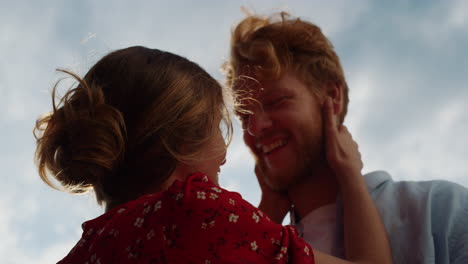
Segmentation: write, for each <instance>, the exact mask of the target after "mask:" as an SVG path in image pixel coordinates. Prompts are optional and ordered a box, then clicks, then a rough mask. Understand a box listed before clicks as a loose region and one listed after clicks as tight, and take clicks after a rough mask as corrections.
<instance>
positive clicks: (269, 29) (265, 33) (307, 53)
mask: <svg viewBox="0 0 468 264" xmlns="http://www.w3.org/2000/svg"><path fill="white" fill-rule="evenodd" d="M224 70H225V71H226V78H227V79H226V84H227V87H231V88H232V87H237V85H242V83H243V81H244V78H243V77H247V78H256V79H257V80H260V81H261V80H262V79H267V80H275V79H278V78H280V77H281V75H282V74H284V73H285V72H286V71H288V70H292V71H293V72H294V73H295V74H296V75H297V77H298V79H299V80H301V81H302V82H304V83H305V84H306V85H307V86H308V87H309V88H310V89H312V92H315V93H318V94H320V93H321V92H322V90H320V89H323V88H324V87H325V85H326V84H328V83H336V84H339V85H341V86H342V88H343V95H344V109H343V112H342V113H341V116H340V117H341V121H343V119H344V116H345V115H346V112H347V105H348V101H349V99H348V86H347V84H346V80H345V77H344V73H343V69H342V67H341V64H340V60H339V58H338V56H337V55H336V53H335V51H334V49H333V46H332V44H331V43H330V41H329V40H328V39H327V38H326V37H325V35H323V33H322V31H321V30H320V28H319V27H318V26H316V25H314V24H312V23H309V22H307V21H303V20H301V19H299V18H291V17H290V16H289V14H287V13H285V12H281V13H279V14H274V15H272V16H270V17H262V16H256V15H250V14H248V16H247V17H246V18H245V19H243V20H242V21H241V22H240V23H239V24H238V25H237V26H236V27H235V29H234V30H233V32H232V36H231V54H230V59H229V60H228V61H227V62H226V63H225V65H224ZM314 89H315V90H314ZM234 90H235V89H234Z"/></svg>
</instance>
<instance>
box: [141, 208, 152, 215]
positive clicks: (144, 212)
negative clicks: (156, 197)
mask: <svg viewBox="0 0 468 264" xmlns="http://www.w3.org/2000/svg"><path fill="white" fill-rule="evenodd" d="M150 210H151V206H145V208H144V209H143V214H147V213H149V211H150Z"/></svg>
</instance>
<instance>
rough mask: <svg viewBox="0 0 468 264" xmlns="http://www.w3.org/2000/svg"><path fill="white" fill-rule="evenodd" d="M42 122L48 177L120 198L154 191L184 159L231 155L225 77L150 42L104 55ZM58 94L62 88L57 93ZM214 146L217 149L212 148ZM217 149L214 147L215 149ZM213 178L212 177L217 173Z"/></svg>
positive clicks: (41, 148)
mask: <svg viewBox="0 0 468 264" xmlns="http://www.w3.org/2000/svg"><path fill="white" fill-rule="evenodd" d="M64 72H65V73H67V74H70V75H71V76H72V77H74V78H75V79H76V80H77V81H78V84H77V86H76V87H74V88H73V89H71V90H70V91H68V92H67V93H66V94H65V95H64V96H63V97H62V99H61V100H60V101H59V103H58V104H56V103H55V101H54V100H53V101H54V102H53V111H52V112H50V113H48V114H46V115H44V116H43V117H41V118H39V119H38V120H37V123H36V127H35V131H34V132H35V136H36V139H37V149H36V161H37V163H38V168H39V174H40V176H41V178H42V179H43V180H44V181H45V182H46V183H47V184H49V185H50V186H52V187H54V186H55V184H54V183H53V181H52V180H51V178H50V176H52V178H55V179H56V180H57V181H58V182H60V184H62V185H63V186H64V187H65V189H67V190H68V191H71V192H73V193H82V192H86V191H88V190H89V189H94V191H95V192H96V197H97V200H98V202H99V203H101V202H103V201H104V202H105V203H106V204H108V205H109V204H114V205H115V204H119V203H122V202H125V201H128V200H131V199H135V198H137V197H138V196H140V195H142V194H145V193H147V192H149V191H150V190H154V189H155V186H156V187H157V186H160V185H161V184H162V183H163V182H165V181H166V180H167V179H168V177H169V176H170V175H171V173H172V172H173V171H174V169H175V168H176V166H177V165H178V164H179V163H184V164H188V165H189V166H194V168H196V167H197V166H198V164H201V163H204V162H205V163H206V161H207V160H213V159H214V160H217V159H219V158H217V159H216V157H220V156H223V155H224V153H225V145H224V144H220V141H219V140H214V139H216V138H218V139H219V133H220V128H219V124H220V121H225V124H226V125H227V128H228V129H227V132H228V133H229V134H230V132H231V124H230V120H229V116H228V115H227V111H226V107H225V105H224V101H223V92H222V88H221V86H220V85H219V83H218V82H217V81H216V80H214V79H213V78H212V77H211V76H210V75H209V74H208V73H206V72H205V71H204V70H203V69H202V68H200V67H199V66H198V65H197V64H195V63H193V62H191V61H189V60H187V59H185V58H183V57H180V56H178V55H175V54H172V53H169V52H164V51H160V50H156V49H148V48H145V47H130V48H126V49H121V50H117V51H114V52H112V53H110V54H108V55H106V56H105V57H104V58H102V59H101V60H100V61H98V62H97V63H96V64H95V65H94V66H93V67H92V68H91V69H90V70H89V71H88V73H87V74H86V75H85V77H84V78H82V79H81V78H79V77H78V76H76V75H75V74H73V73H71V72H68V71H64ZM53 98H55V88H54V92H53ZM210 146H211V147H210ZM207 149H209V151H208V150H207ZM209 176H212V175H209Z"/></svg>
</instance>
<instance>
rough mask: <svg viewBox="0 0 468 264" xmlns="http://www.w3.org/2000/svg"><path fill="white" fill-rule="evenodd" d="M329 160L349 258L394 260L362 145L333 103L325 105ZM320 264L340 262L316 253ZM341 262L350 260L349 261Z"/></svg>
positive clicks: (370, 260) (381, 263)
mask: <svg viewBox="0 0 468 264" xmlns="http://www.w3.org/2000/svg"><path fill="white" fill-rule="evenodd" d="M324 118H325V122H324V124H325V130H324V131H325V138H326V139H325V140H326V146H327V147H326V151H327V153H326V154H327V160H328V162H329V165H330V167H331V168H332V169H333V171H334V173H335V175H336V178H337V180H338V182H339V184H340V190H341V195H342V200H343V217H344V220H343V224H344V234H345V235H344V246H345V252H346V259H347V260H348V261H350V262H354V263H378V264H386V263H392V255H391V250H390V244H389V242H388V238H387V233H386V231H385V228H384V225H383V223H382V221H381V219H380V215H379V212H378V211H377V209H376V207H375V205H374V203H373V201H372V199H371V197H370V195H369V193H368V190H367V187H366V185H365V182H364V177H362V174H361V170H362V167H363V165H362V161H361V155H360V154H359V151H358V145H357V144H356V142H355V141H354V140H353V139H352V137H351V134H350V133H349V132H348V130H347V129H346V127H345V126H343V125H341V124H339V122H338V120H337V116H336V115H334V114H333V110H332V103H331V101H330V100H327V101H326V103H325V107H324ZM316 260H317V263H318V264H326V263H340V262H338V261H337V259H335V258H333V257H330V256H326V255H324V254H321V253H320V252H316ZM341 263H349V262H347V261H344V262H341Z"/></svg>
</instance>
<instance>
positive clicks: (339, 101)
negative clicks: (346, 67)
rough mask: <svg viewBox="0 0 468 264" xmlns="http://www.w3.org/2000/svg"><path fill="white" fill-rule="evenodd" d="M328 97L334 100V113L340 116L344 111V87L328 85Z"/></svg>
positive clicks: (336, 84) (335, 84)
mask: <svg viewBox="0 0 468 264" xmlns="http://www.w3.org/2000/svg"><path fill="white" fill-rule="evenodd" d="M326 96H328V97H330V98H331V99H332V103H333V113H334V114H335V115H338V114H340V113H341V111H343V87H342V86H341V85H340V84H338V83H330V84H328V86H327V93H326Z"/></svg>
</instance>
